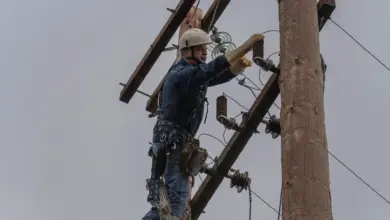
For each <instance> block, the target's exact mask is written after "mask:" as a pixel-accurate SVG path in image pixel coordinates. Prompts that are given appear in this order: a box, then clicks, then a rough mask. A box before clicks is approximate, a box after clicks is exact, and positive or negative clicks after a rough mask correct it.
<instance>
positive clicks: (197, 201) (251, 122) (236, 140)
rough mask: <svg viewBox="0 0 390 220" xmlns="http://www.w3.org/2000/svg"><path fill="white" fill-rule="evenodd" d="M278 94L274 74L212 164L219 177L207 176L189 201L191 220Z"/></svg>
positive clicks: (232, 162) (200, 209)
mask: <svg viewBox="0 0 390 220" xmlns="http://www.w3.org/2000/svg"><path fill="white" fill-rule="evenodd" d="M279 92H280V91H279V83H278V74H276V73H274V74H273V75H272V76H271V77H270V79H269V80H268V82H267V84H266V85H265V86H264V88H263V89H262V91H261V93H260V94H259V96H258V97H257V98H256V101H255V102H254V103H253V105H252V107H251V108H250V110H249V112H248V118H247V119H246V120H245V121H242V122H241V124H240V127H241V128H242V130H241V131H239V132H238V131H237V132H235V133H234V135H233V136H232V137H231V138H230V140H229V142H228V144H227V145H226V147H225V149H224V150H223V152H222V153H221V155H220V156H219V157H218V159H217V161H216V163H215V164H214V167H213V169H215V170H216V171H217V173H219V174H220V175H214V176H207V178H206V179H205V180H204V181H203V183H202V185H201V186H200V187H199V189H198V191H197V192H196V194H195V196H194V197H193V199H192V201H191V212H192V219H193V220H197V219H198V218H199V216H200V214H201V213H202V212H203V210H204V208H205V207H206V205H207V204H208V202H209V201H210V199H211V197H212V196H213V195H214V193H215V191H216V190H217V188H218V187H219V185H220V184H221V183H222V180H223V176H222V175H223V174H226V173H228V171H229V169H230V168H231V167H232V165H233V164H234V162H235V161H236V160H237V158H238V156H239V155H240V154H241V152H242V150H243V149H244V147H245V145H246V144H247V143H248V141H249V139H250V138H251V136H252V135H253V133H254V132H255V131H256V130H257V127H258V126H259V124H260V122H261V120H262V119H263V118H264V116H265V115H266V114H267V112H268V110H269V108H270V107H271V106H272V104H273V103H274V102H275V100H276V98H277V97H278V95H279Z"/></svg>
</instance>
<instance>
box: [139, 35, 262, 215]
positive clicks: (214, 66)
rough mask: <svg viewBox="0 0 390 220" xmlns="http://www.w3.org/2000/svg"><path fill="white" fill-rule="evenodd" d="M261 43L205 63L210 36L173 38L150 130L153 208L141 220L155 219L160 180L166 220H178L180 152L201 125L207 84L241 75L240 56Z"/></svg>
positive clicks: (182, 181) (185, 187)
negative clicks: (174, 47)
mask: <svg viewBox="0 0 390 220" xmlns="http://www.w3.org/2000/svg"><path fill="white" fill-rule="evenodd" d="M262 39H264V36H263V35H261V34H254V35H252V36H251V37H250V38H249V39H248V40H247V41H246V42H245V43H244V44H242V45H241V46H239V47H237V48H236V49H234V50H232V51H231V52H229V53H227V54H225V55H221V56H219V57H217V58H215V59H214V60H213V61H211V62H209V63H206V59H207V46H208V45H209V44H211V43H212V40H211V38H210V37H209V36H208V34H207V33H206V32H204V31H203V30H201V29H197V28H191V29H189V30H187V31H186V32H184V33H183V35H182V37H181V38H180V40H179V50H180V51H181V55H182V58H181V60H180V61H179V62H178V63H176V64H174V65H173V66H172V67H171V68H170V69H169V71H168V73H167V75H166V76H165V79H164V82H163V86H162V91H161V93H160V95H161V103H160V106H159V107H160V111H159V114H158V117H157V122H156V124H155V126H154V129H153V145H152V147H151V148H150V150H149V156H151V157H152V172H151V178H150V180H151V181H150V186H151V187H150V188H149V195H148V201H149V202H150V203H151V204H152V206H153V208H152V209H151V210H150V211H149V212H148V213H147V214H146V215H145V216H144V218H143V220H159V219H160V216H159V214H158V212H157V210H158V209H157V208H156V207H158V201H159V200H158V183H159V181H158V179H159V178H161V176H162V175H163V176H164V181H165V186H166V188H167V191H168V196H169V200H170V201H169V202H170V206H171V207H170V208H171V213H170V218H169V219H170V220H179V219H180V218H181V217H182V216H183V214H184V210H185V207H186V204H187V202H188V199H189V196H190V194H189V191H190V186H189V178H188V175H186V174H185V173H183V172H182V169H181V167H180V165H179V164H180V159H181V158H183V157H180V155H181V152H182V150H183V149H184V147H185V146H186V144H187V143H188V142H189V141H192V140H193V138H194V136H195V134H196V133H197V131H198V129H199V126H200V124H201V122H202V118H203V112H204V104H205V102H207V99H206V92H207V88H208V87H210V86H216V85H219V84H222V83H226V82H228V81H230V80H231V79H233V78H234V77H235V76H237V75H239V74H240V73H242V72H243V70H244V69H245V68H246V67H247V66H248V62H249V63H250V61H249V60H248V59H246V58H245V55H246V54H247V53H248V52H249V51H250V50H251V49H252V47H253V44H254V43H256V42H257V41H259V40H262Z"/></svg>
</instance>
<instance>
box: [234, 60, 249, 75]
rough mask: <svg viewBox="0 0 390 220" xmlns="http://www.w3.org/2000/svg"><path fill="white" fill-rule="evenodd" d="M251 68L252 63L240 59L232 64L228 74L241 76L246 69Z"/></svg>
mask: <svg viewBox="0 0 390 220" xmlns="http://www.w3.org/2000/svg"><path fill="white" fill-rule="evenodd" d="M251 66H252V61H250V60H249V59H247V58H246V57H242V58H241V59H239V60H237V61H236V62H234V63H233V65H231V66H230V68H229V69H230V72H232V73H233V74H234V75H236V76H237V75H239V74H242V73H243V72H244V70H245V68H247V67H251Z"/></svg>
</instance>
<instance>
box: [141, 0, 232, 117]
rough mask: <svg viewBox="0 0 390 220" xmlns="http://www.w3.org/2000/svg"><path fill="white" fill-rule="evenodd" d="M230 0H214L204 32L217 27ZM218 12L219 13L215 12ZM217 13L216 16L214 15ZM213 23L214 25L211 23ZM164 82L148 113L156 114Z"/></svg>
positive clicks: (153, 97) (159, 86) (203, 25)
mask: <svg viewBox="0 0 390 220" xmlns="http://www.w3.org/2000/svg"><path fill="white" fill-rule="evenodd" d="M229 3H230V0H214V2H213V4H212V5H211V6H210V8H209V9H208V10H207V12H206V14H205V15H204V17H203V19H202V29H203V30H204V31H210V29H211V27H213V26H214V25H215V23H216V22H217V21H218V19H219V18H220V17H221V15H222V13H223V12H224V11H225V9H226V7H227V6H228V5H229ZM215 10H217V11H215ZM214 13H215V15H214ZM211 22H213V23H211ZM162 83H163V80H161V82H160V84H159V85H158V86H157V88H156V89H155V90H154V91H153V93H152V95H151V97H150V98H149V100H148V102H147V103H146V111H148V112H150V113H155V112H156V110H157V98H158V93H159V92H160V90H161V87H162Z"/></svg>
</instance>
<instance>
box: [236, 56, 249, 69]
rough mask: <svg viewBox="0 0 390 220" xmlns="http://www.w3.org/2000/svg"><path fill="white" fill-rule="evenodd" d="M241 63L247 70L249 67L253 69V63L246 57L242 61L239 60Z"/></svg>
mask: <svg viewBox="0 0 390 220" xmlns="http://www.w3.org/2000/svg"><path fill="white" fill-rule="evenodd" d="M239 63H240V64H241V65H242V66H244V67H245V68H247V67H251V66H252V61H250V60H249V59H248V58H246V57H242V58H241V59H240V60H239Z"/></svg>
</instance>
